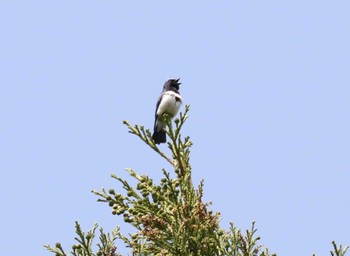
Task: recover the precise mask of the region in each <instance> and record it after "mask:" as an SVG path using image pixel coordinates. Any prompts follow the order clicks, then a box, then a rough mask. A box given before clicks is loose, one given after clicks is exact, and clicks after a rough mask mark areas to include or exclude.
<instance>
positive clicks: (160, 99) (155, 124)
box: [154, 95, 163, 130]
mask: <svg viewBox="0 0 350 256" xmlns="http://www.w3.org/2000/svg"><path fill="white" fill-rule="evenodd" d="M162 98H163V95H160V97H159V99H158V101H157V105H156V112H155V116H154V130H156V127H157V119H158V115H157V111H158V108H159V105H160V102H161V101H162Z"/></svg>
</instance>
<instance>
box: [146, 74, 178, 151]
mask: <svg viewBox="0 0 350 256" xmlns="http://www.w3.org/2000/svg"><path fill="white" fill-rule="evenodd" d="M179 80H180V78H179V79H169V80H168V81H166V82H165V83H164V86H163V91H162V93H161V94H160V97H159V99H158V101H157V105H156V113H155V120H154V131H153V135H152V139H153V140H154V143H156V144H160V143H165V142H166V132H165V130H164V128H165V126H166V124H165V123H164V122H163V121H161V117H162V115H163V114H164V113H167V114H168V115H169V116H170V118H174V116H176V114H177V112H178V111H179V108H180V106H181V104H182V97H181V95H180V92H179V89H180V87H179V86H180V84H181V83H179Z"/></svg>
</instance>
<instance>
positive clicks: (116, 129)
mask: <svg viewBox="0 0 350 256" xmlns="http://www.w3.org/2000/svg"><path fill="white" fill-rule="evenodd" d="M349 13H350V3H349V1H323V0H318V1H313V0H311V1H301V0H293V1H270V0H266V1H215V2H214V1H191V3H189V1H142V2H141V1H109V0H108V1H66V0H63V1H37V0H33V1H9V0H2V1H1V2H0V33H1V40H0V70H1V75H0V117H1V122H0V141H1V142H0V153H1V161H0V167H1V176H2V178H1V180H0V183H1V186H0V188H1V191H0V192H1V204H2V206H1V228H2V231H1V234H0V236H1V238H0V245H1V246H0V247H1V254H3V255H20V254H21V255H22V254H23V252H25V254H26V255H50V254H49V253H48V252H46V251H45V249H44V248H43V247H42V245H43V244H44V243H50V244H54V243H55V242H57V241H60V242H62V244H63V245H64V246H65V248H66V249H69V246H70V245H71V244H73V242H74V241H73V237H74V221H75V220H79V221H80V223H81V224H82V226H83V227H84V229H88V228H90V227H91V226H92V225H93V223H94V222H98V223H99V224H100V225H101V226H103V227H104V229H105V230H106V231H109V230H111V229H112V228H113V227H114V226H115V225H120V226H121V227H122V230H128V228H127V226H125V224H124V223H123V221H122V219H121V218H118V217H115V216H112V215H111V212H110V209H109V208H108V207H107V205H104V204H99V203H97V202H96V199H97V198H96V197H95V196H94V195H93V194H92V193H90V190H91V189H100V188H102V187H105V188H112V187H114V184H115V183H114V181H113V180H112V179H111V178H110V174H112V173H117V174H119V175H122V176H123V177H127V176H126V174H125V172H124V171H123V169H124V168H127V167H132V168H134V169H135V170H136V171H137V172H139V173H145V174H148V175H150V176H152V177H154V178H155V179H159V178H160V177H161V168H162V167H165V168H168V169H169V170H170V166H169V165H168V164H167V162H165V161H164V160H163V159H161V158H160V157H158V156H157V155H156V154H155V153H154V152H153V151H152V150H150V149H149V148H147V147H146V146H145V145H144V144H143V143H142V142H141V141H139V140H138V139H137V138H136V137H133V136H132V135H130V134H128V133H127V129H126V127H124V126H123V125H122V120H124V119H127V120H129V121H130V122H132V123H137V124H140V125H145V126H146V127H149V128H151V127H152V125H153V121H154V120H153V117H154V108H155V103H156V100H157V98H158V96H159V93H160V91H161V89H162V85H163V83H164V81H165V80H166V79H168V78H178V77H181V80H182V83H183V84H182V87H181V93H182V95H183V97H184V100H185V103H186V104H190V105H191V111H190V119H189V120H188V122H187V124H186V126H185V127H184V133H186V134H188V135H190V136H191V138H192V140H193V142H194V146H193V149H192V157H191V159H192V166H193V177H194V179H195V182H197V183H198V182H199V181H200V179H202V178H203V179H204V180H205V187H204V193H205V199H206V200H210V201H213V207H212V209H213V210H215V211H220V212H221V213H222V222H221V223H222V226H223V227H227V226H228V223H229V222H230V221H233V222H234V223H235V224H236V225H237V226H238V227H240V228H242V229H246V228H249V227H250V223H251V222H252V221H254V220H255V221H256V227H257V228H258V234H259V235H260V236H261V237H262V240H261V242H262V243H263V244H264V245H265V246H267V247H268V248H269V249H270V250H271V251H273V252H276V253H278V255H283V256H292V255H293V256H294V255H311V254H312V253H317V254H318V255H328V254H329V252H328V251H329V250H330V249H331V241H332V240H336V241H338V242H339V243H343V244H350V236H349V230H350V218H349V216H350V200H349V195H350V173H349V171H350V157H349V156H350V118H349V110H350V77H349V72H350V63H349V62H350V47H349V46H350V38H349V37H350V36H349V35H350V15H349ZM164 148H165V146H164ZM122 251H123V252H125V250H122Z"/></svg>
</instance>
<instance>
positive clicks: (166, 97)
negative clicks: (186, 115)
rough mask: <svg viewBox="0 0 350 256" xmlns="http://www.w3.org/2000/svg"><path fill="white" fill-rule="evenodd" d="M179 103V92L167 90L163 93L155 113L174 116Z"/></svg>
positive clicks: (180, 100) (180, 101)
mask: <svg viewBox="0 0 350 256" xmlns="http://www.w3.org/2000/svg"><path fill="white" fill-rule="evenodd" d="M181 103H182V97H181V95H180V94H178V93H176V92H173V91H167V92H165V93H163V96H162V101H161V102H160V104H159V107H158V110H157V115H158V116H160V115H162V114H163V113H168V114H169V115H171V116H172V117H174V116H175V115H176V114H177V112H178V111H179V108H180V106H181Z"/></svg>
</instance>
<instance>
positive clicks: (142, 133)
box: [123, 120, 174, 165]
mask: <svg viewBox="0 0 350 256" xmlns="http://www.w3.org/2000/svg"><path fill="white" fill-rule="evenodd" d="M123 124H125V125H126V126H127V127H128V129H129V133H131V134H134V135H136V136H137V137H139V138H140V139H141V140H143V141H144V142H145V143H146V144H147V145H148V146H150V148H152V149H153V150H154V151H156V152H157V153H158V154H159V155H160V156H161V157H163V158H164V159H165V160H167V161H168V162H169V163H170V164H171V165H174V163H173V161H172V160H171V159H170V158H169V157H167V156H166V155H165V154H164V153H163V152H162V151H161V150H160V149H159V148H158V147H157V145H156V144H154V142H153V139H152V135H151V132H150V130H149V129H146V130H145V128H144V126H140V127H139V126H138V125H135V126H132V125H131V124H130V123H129V122H128V121H126V120H124V121H123Z"/></svg>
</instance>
